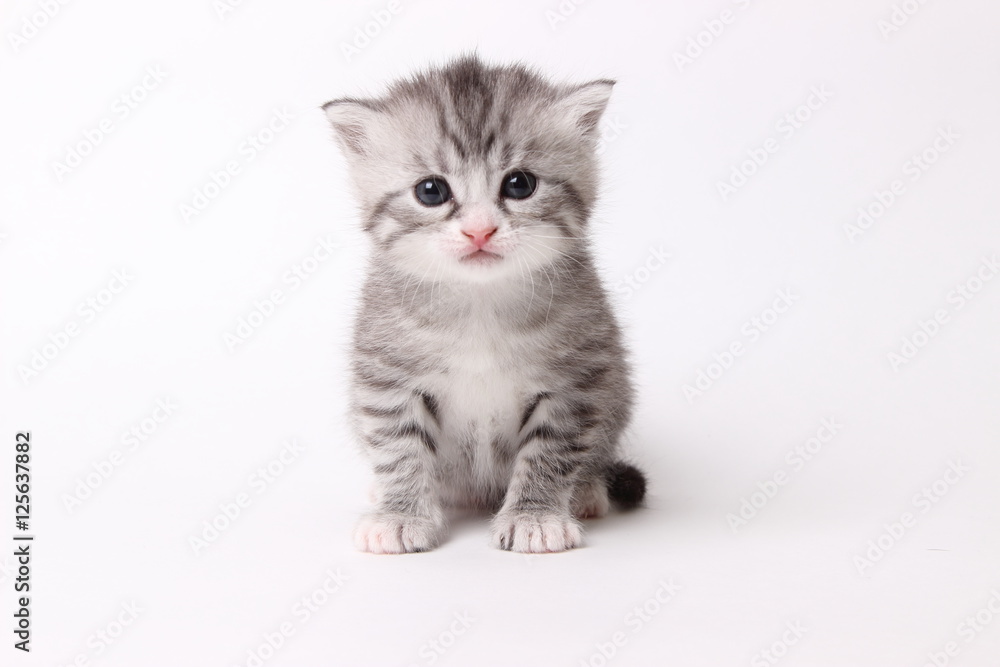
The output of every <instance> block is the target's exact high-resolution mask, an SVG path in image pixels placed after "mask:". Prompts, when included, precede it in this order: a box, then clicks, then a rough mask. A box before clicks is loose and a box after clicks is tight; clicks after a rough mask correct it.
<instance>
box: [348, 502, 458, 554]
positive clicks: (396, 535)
mask: <svg viewBox="0 0 1000 667" xmlns="http://www.w3.org/2000/svg"><path fill="white" fill-rule="evenodd" d="M443 534H444V523H443V522H442V521H439V520H435V519H432V518H430V517H420V516H410V515H406V514H387V513H383V512H372V513H371V514H366V515H364V516H363V517H361V521H359V522H358V525H357V527H356V528H355V529H354V546H355V547H357V549H358V551H367V552H369V553H373V554H405V553H413V552H414V551H429V550H430V549H433V548H434V547H436V546H437V545H438V544H439V543H440V542H441V537H442V535H443Z"/></svg>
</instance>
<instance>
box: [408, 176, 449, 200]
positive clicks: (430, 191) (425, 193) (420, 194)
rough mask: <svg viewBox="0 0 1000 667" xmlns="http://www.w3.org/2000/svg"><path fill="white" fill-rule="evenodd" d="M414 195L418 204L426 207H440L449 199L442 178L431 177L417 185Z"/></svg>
mask: <svg viewBox="0 0 1000 667" xmlns="http://www.w3.org/2000/svg"><path fill="white" fill-rule="evenodd" d="M414 194H416V195H417V199H419V200H420V203H421V204H424V205H426V206H440V205H441V204H443V203H445V202H446V201H448V200H449V199H451V190H449V189H448V183H447V182H446V181H445V180H444V179H443V178H436V177H433V176H432V177H431V178H425V179H424V180H422V181H420V182H419V183H417V187H416V188H414Z"/></svg>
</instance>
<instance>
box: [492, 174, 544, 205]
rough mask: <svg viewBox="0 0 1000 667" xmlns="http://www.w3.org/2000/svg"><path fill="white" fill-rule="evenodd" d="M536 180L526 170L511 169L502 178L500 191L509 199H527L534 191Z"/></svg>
mask: <svg viewBox="0 0 1000 667" xmlns="http://www.w3.org/2000/svg"><path fill="white" fill-rule="evenodd" d="M537 183H538V180H537V179H536V178H535V175H534V174H532V173H531V172H528V171H512V172H510V173H509V174H507V175H506V176H505V177H504V179H503V185H502V186H501V188H500V192H501V193H502V194H503V196H504V197H509V198H511V199H527V198H528V197H530V196H531V195H532V194H534V192H535V185H537Z"/></svg>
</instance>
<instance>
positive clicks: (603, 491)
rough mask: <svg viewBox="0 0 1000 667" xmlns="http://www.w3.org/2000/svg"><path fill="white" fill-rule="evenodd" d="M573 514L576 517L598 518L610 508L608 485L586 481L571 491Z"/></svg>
mask: <svg viewBox="0 0 1000 667" xmlns="http://www.w3.org/2000/svg"><path fill="white" fill-rule="evenodd" d="M571 507H572V508H573V516H575V517H576V518H578V519H599V518H601V517H602V516H604V515H605V514H607V513H608V510H609V509H611V501H610V500H609V499H608V487H607V486H605V485H604V484H603V483H602V482H600V481H596V482H588V483H586V484H583V485H581V486H578V487H577V488H576V490H575V491H574V492H573V502H572V504H571Z"/></svg>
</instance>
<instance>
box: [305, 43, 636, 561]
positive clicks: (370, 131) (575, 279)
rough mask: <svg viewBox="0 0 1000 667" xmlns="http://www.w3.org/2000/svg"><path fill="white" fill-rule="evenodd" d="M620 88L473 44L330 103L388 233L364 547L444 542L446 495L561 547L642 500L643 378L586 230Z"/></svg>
mask: <svg viewBox="0 0 1000 667" xmlns="http://www.w3.org/2000/svg"><path fill="white" fill-rule="evenodd" d="M613 85H614V82H613V81H608V80H598V81H593V82H591V83H587V84H583V85H575V86H566V85H556V84H552V83H549V82H548V81H546V80H544V79H543V78H541V77H540V76H538V75H537V74H535V73H534V72H532V71H530V70H528V69H527V68H525V67H523V66H519V65H513V66H506V67H494V66H488V65H486V64H484V63H483V62H481V61H480V60H479V59H478V58H477V57H475V56H469V57H464V58H462V59H459V60H457V61H453V62H451V63H450V64H448V65H446V66H444V67H441V68H438V69H431V70H429V71H426V72H423V73H420V74H417V75H416V76H414V77H413V78H410V79H407V80H403V81H399V82H396V83H394V84H393V85H392V86H391V87H390V88H389V89H388V92H386V93H385V94H384V95H383V96H381V97H378V98H373V99H356V98H344V99H339V100H334V101H332V102H328V103H327V104H325V105H323V109H324V110H325V111H326V114H327V116H328V117H329V120H330V121H331V123H332V124H333V127H334V131H335V132H334V133H335V136H336V137H337V139H338V142H339V144H340V146H341V149H342V151H343V153H344V154H345V156H346V158H347V160H348V163H349V171H350V174H351V177H352V179H353V181H354V185H355V188H354V189H355V192H356V193H357V196H358V198H359V200H360V204H361V208H362V211H363V216H364V229H365V231H366V232H368V234H369V235H370V236H371V238H372V240H373V254H372V257H371V260H370V267H369V270H368V275H367V280H366V282H365V285H364V289H363V293H362V301H361V306H360V312H359V313H358V316H357V321H356V324H355V332H354V350H353V359H352V414H353V416H354V418H355V422H356V427H357V431H358V434H359V437H360V440H361V442H362V443H363V446H364V448H365V450H366V452H367V454H368V455H369V457H370V459H371V462H372V465H373V468H374V473H375V478H376V494H375V503H376V506H375V509H374V511H372V512H371V513H370V514H368V515H366V516H365V517H363V518H362V520H361V521H360V523H359V524H358V526H357V528H356V529H355V535H354V539H355V543H356V546H357V547H358V548H359V549H360V550H363V551H370V552H375V553H402V552H412V551H424V550H427V549H431V548H433V547H435V546H436V545H437V544H439V542H440V540H441V539H442V537H443V534H444V532H445V517H444V513H443V508H445V507H450V506H463V507H470V506H471V507H476V508H486V509H489V510H491V511H495V512H496V515H495V517H494V518H493V521H492V525H491V529H490V534H491V542H492V544H493V545H494V546H496V547H498V548H500V549H507V550H514V551H521V552H549V551H563V550H565V549H570V548H573V547H575V546H577V545H579V544H580V543H581V539H582V532H581V526H580V523H579V522H578V521H577V520H576V518H575V517H580V518H587V517H599V516H603V515H604V514H605V513H606V512H607V511H608V508H609V495H610V500H614V501H616V504H617V505H619V506H620V507H622V508H623V509H628V508H631V507H635V506H636V505H638V504H639V503H640V502H641V501H642V499H643V496H644V494H645V487H646V482H645V478H644V476H643V475H642V473H641V472H639V470H637V469H636V468H634V467H633V466H631V465H628V464H625V463H623V462H622V461H620V460H619V458H618V454H617V451H618V448H619V439H620V437H621V434H622V430H623V429H624V428H625V426H626V424H627V422H628V420H629V416H630V414H631V412H632V402H633V393H634V392H633V388H632V384H631V382H630V379H629V369H628V367H627V365H626V362H625V352H624V349H623V346H622V341H621V333H620V331H619V328H618V325H617V323H616V322H615V319H614V316H613V314H612V312H611V309H610V307H609V305H608V299H607V296H606V293H605V290H604V288H603V287H602V285H601V281H600V280H599V278H598V275H597V272H596V271H595V269H594V264H593V260H592V259H591V256H590V251H589V249H588V245H587V243H588V241H587V238H588V237H587V223H588V218H589V216H590V210H591V208H592V206H593V204H594V199H595V196H596V193H597V173H596V158H595V144H596V141H597V129H598V121H599V120H600V117H601V114H602V113H603V111H604V108H605V106H606V104H607V101H608V97H609V96H610V94H611V88H612V86H613Z"/></svg>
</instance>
